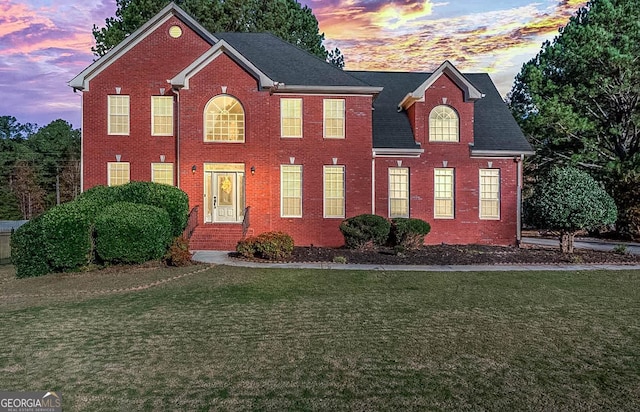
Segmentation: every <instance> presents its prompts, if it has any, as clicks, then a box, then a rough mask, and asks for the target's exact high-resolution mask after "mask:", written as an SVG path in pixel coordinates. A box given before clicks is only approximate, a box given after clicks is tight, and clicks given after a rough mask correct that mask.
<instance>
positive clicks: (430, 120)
mask: <svg viewBox="0 0 640 412" xmlns="http://www.w3.org/2000/svg"><path fill="white" fill-rule="evenodd" d="M440 107H446V108H448V109H451V111H452V112H453V114H455V116H456V132H457V133H456V139H455V140H442V139H436V138H435V133H431V130H432V127H433V125H432V123H431V122H432V119H431V116H433V114H434V112H435V111H436V109H438V108H440ZM428 133H429V142H436V143H459V142H460V114H458V111H457V110H456V109H454V108H453V107H451V106H449V105H446V104H439V105H437V106H436V107H434V108H433V109H431V111H430V112H429V130H428Z"/></svg>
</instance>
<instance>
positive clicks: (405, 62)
mask: <svg viewBox="0 0 640 412" xmlns="http://www.w3.org/2000/svg"><path fill="white" fill-rule="evenodd" d="M300 3H302V4H306V5H308V6H310V7H311V8H312V9H313V11H314V14H315V15H316V17H317V18H318V21H319V23H320V30H321V31H322V32H324V34H325V38H326V42H325V45H326V47H327V49H329V48H334V47H339V48H340V49H341V50H342V52H343V54H344V55H345V61H346V67H345V68H346V69H350V70H393V71H430V70H433V69H434V68H436V67H437V66H438V65H440V63H442V62H443V61H444V60H450V61H451V62H452V63H453V64H454V65H456V67H458V68H459V69H460V70H461V71H463V72H488V73H490V75H491V77H492V78H493V80H494V82H495V83H496V84H497V86H498V89H499V90H500V92H501V93H502V94H503V95H506V93H507V92H508V91H509V90H510V89H511V85H512V83H513V78H514V76H515V75H516V74H517V72H518V71H519V70H520V67H521V66H522V63H524V62H526V61H528V60H529V59H531V58H532V57H534V56H535V55H536V54H537V53H538V51H539V50H540V46H541V44H542V42H543V41H544V40H547V39H552V38H553V37H554V36H555V35H557V33H558V28H560V27H562V26H564V25H565V24H566V23H567V21H568V19H569V17H570V16H571V15H572V14H573V13H575V11H576V10H577V9H578V8H579V7H581V6H583V5H584V4H585V3H586V2H585V1H578V0H450V1H446V0H445V1H438V0H434V1H431V0H426V1H419V0H418V1H414V0H395V1H380V0H303V1H300ZM115 10H116V6H115V0H82V1H80V0H29V1H22V2H18V1H16V0H0V92H1V94H2V98H0V115H11V116H14V117H16V118H17V120H18V122H20V123H27V122H29V123H37V124H38V125H39V126H45V125H47V124H48V123H49V122H51V121H52V120H55V119H59V118H61V119H64V120H67V121H68V122H70V123H72V124H73V125H74V127H80V116H81V112H80V110H81V109H80V94H79V93H77V94H74V93H73V91H72V89H71V88H70V87H68V86H67V81H69V80H70V79H71V78H73V77H74V76H75V75H76V74H78V73H79V72H80V71H82V69H84V68H85V67H86V66H88V65H89V64H91V62H92V61H93V59H94V56H93V55H92V53H91V46H92V45H93V43H94V39H93V36H92V34H91V28H92V26H93V24H96V25H98V26H100V27H102V26H104V20H105V18H107V17H110V16H113V15H114V14H115Z"/></svg>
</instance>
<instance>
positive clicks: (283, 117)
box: [280, 98, 302, 137]
mask: <svg viewBox="0 0 640 412" xmlns="http://www.w3.org/2000/svg"><path fill="white" fill-rule="evenodd" d="M280 136H282V137H302V99H289V98H282V99H280Z"/></svg>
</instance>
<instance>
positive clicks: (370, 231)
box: [340, 214, 391, 249]
mask: <svg viewBox="0 0 640 412" xmlns="http://www.w3.org/2000/svg"><path fill="white" fill-rule="evenodd" d="M390 229H391V223H390V222H389V221H388V220H387V219H385V218H383V217H382V216H378V215H369V214H364V215H358V216H354V217H350V218H349V219H345V220H344V221H343V222H342V223H341V224H340V231H341V232H342V235H343V236H344V243H345V245H346V246H347V247H348V248H351V249H357V248H362V247H364V246H367V245H370V244H373V245H383V244H385V243H386V241H387V238H388V237H389V230H390Z"/></svg>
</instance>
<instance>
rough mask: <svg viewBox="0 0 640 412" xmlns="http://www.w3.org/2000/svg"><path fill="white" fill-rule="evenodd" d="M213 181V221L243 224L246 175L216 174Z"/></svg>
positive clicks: (233, 173) (234, 173) (236, 173)
mask: <svg viewBox="0 0 640 412" xmlns="http://www.w3.org/2000/svg"><path fill="white" fill-rule="evenodd" d="M211 180H212V182H211V183H212V185H213V187H212V188H211V193H212V194H213V199H212V203H213V204H212V206H213V221H214V222H222V223H224V222H227V223H230V222H232V223H236V222H241V221H242V218H243V215H244V187H243V186H244V173H239V172H214V173H213V176H212V179H211Z"/></svg>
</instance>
